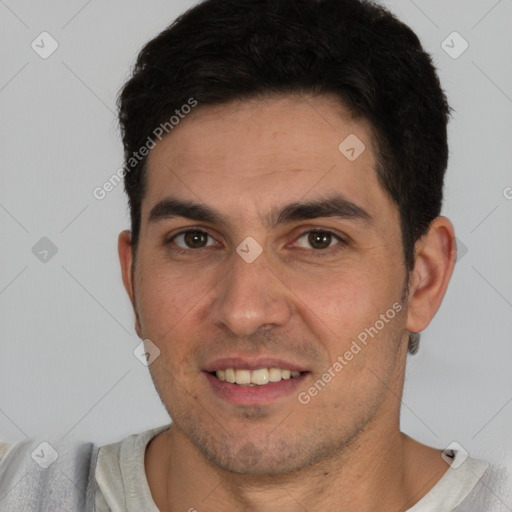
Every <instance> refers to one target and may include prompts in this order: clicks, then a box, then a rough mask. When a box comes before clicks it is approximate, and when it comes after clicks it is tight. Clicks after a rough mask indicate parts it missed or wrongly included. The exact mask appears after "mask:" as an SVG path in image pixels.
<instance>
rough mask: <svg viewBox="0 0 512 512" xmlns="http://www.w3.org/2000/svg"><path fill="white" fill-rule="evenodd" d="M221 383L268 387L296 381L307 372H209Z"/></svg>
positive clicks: (274, 370)
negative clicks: (273, 384)
mask: <svg viewBox="0 0 512 512" xmlns="http://www.w3.org/2000/svg"><path fill="white" fill-rule="evenodd" d="M208 373H209V374H210V375H212V376H213V377H215V378H217V379H218V380H219V381H221V382H228V383H230V384H236V385H238V386H248V387H255V386H267V385H269V384H271V383H275V382H281V381H283V380H289V379H296V378H298V377H300V376H301V375H302V374H304V373H307V372H300V371H297V370H289V369H286V368H256V369H254V370H248V369H245V368H226V369H224V370H214V371H212V372H208Z"/></svg>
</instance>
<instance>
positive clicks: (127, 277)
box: [117, 230, 142, 338]
mask: <svg viewBox="0 0 512 512" xmlns="http://www.w3.org/2000/svg"><path fill="white" fill-rule="evenodd" d="M131 242H132V235H131V232H130V231H128V230H125V231H122V232H121V233H119V238H118V241H117V249H118V253H119V262H120V264H121V275H122V278H123V284H124V288H125V290H126V293H127V294H128V297H129V298H130V302H131V303H132V307H133V312H134V314H135V331H136V332H137V335H138V336H139V338H142V334H141V333H142V330H141V326H140V321H139V314H138V312H137V306H136V301H135V288H134V278H133V274H134V272H133V270H134V269H133V253H132V243H131Z"/></svg>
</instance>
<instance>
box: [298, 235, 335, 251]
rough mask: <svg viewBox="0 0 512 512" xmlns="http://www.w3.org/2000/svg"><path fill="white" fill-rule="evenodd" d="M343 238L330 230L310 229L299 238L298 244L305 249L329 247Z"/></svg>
mask: <svg viewBox="0 0 512 512" xmlns="http://www.w3.org/2000/svg"><path fill="white" fill-rule="evenodd" d="M333 241H338V242H340V241H341V239H340V238H339V237H338V236H336V235H335V234H334V233H331V232H330V231H308V232H307V233H304V234H303V235H301V236H300V237H299V238H298V239H297V245H298V246H299V247H303V248H305V249H311V248H313V249H317V250H321V249H328V248H329V247H332V245H333V244H332V242H333Z"/></svg>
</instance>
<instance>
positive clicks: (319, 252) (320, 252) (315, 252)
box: [164, 228, 348, 258]
mask: <svg viewBox="0 0 512 512" xmlns="http://www.w3.org/2000/svg"><path fill="white" fill-rule="evenodd" d="M190 232H197V233H202V234H205V235H207V236H209V237H210V238H213V237H212V236H211V235H210V233H208V232H207V231H203V230H201V229H194V228H189V229H185V230H183V231H180V232H179V233H176V234H174V235H173V236H172V237H171V238H169V239H168V240H166V241H165V242H164V245H166V246H167V245H171V244H172V243H173V241H174V239H175V238H176V237H178V236H180V235H184V234H186V233H190ZM309 233H322V234H328V235H331V236H332V237H333V238H334V239H336V240H337V241H338V243H337V244H335V245H334V246H332V247H327V248H325V249H309V251H310V254H311V255H312V256H314V257H317V258H318V257H324V256H329V255H332V254H333V253H337V252H338V251H340V250H342V249H343V248H344V247H346V246H347V245H348V242H347V241H346V240H344V239H343V238H341V237H340V236H339V235H337V234H336V233H334V232H332V231H329V230H328V229H309V230H307V231H303V232H302V233H301V234H300V235H299V236H298V237H297V238H296V240H299V239H300V238H302V237H303V236H304V235H308V234H309ZM207 248H208V247H200V248H198V249H193V248H189V249H183V248H182V247H178V246H177V247H175V248H173V251H174V252H175V253H176V254H179V255H182V254H189V253H190V251H199V250H200V249H207ZM299 249H304V248H299ZM305 250H308V249H305Z"/></svg>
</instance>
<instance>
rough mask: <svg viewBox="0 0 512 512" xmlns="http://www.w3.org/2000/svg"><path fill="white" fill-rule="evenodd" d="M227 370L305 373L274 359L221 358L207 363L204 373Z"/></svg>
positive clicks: (302, 367)
mask: <svg viewBox="0 0 512 512" xmlns="http://www.w3.org/2000/svg"><path fill="white" fill-rule="evenodd" d="M227 368H234V369H240V370H257V369H258V368H281V369H282V370H291V371H297V372H305V371H307V370H306V368H305V367H304V366H303V365H301V364H297V363H292V362H291V361H285V360H284V359H278V358H275V357H258V358H255V357H251V358H249V357H239V356H237V357H221V358H219V359H215V361H212V362H211V363H208V364H207V365H206V366H205V368H204V371H205V372H214V371H216V370H226V369H227Z"/></svg>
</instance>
